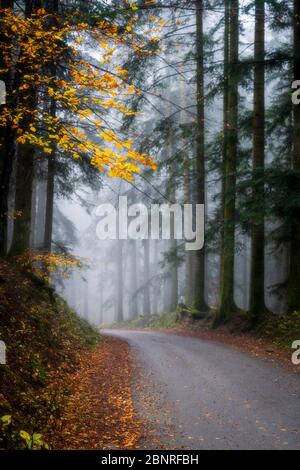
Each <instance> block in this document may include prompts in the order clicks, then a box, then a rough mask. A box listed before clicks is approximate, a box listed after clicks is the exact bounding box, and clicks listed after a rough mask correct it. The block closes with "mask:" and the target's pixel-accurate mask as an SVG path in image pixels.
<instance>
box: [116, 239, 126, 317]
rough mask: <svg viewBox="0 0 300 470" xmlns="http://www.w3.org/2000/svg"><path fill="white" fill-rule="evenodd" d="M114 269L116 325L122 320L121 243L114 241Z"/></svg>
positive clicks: (120, 241)
mask: <svg viewBox="0 0 300 470" xmlns="http://www.w3.org/2000/svg"><path fill="white" fill-rule="evenodd" d="M115 243H116V244H117V249H116V258H117V259H116V268H117V273H116V274H117V283H116V287H117V292H116V321H117V322H118V323H120V322H122V321H123V320H124V312H123V288H124V286H123V241H122V240H116V242H115Z"/></svg>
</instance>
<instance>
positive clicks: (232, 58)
mask: <svg viewBox="0 0 300 470" xmlns="http://www.w3.org/2000/svg"><path fill="white" fill-rule="evenodd" d="M225 6H227V5H225ZM226 13H227V14H228V15H229V49H228V51H229V67H228V80H227V79H226V81H225V87H226V83H227V84H228V97H227V98H226V100H227V112H226V111H225V114H224V115H225V117H226V122H225V126H226V128H227V132H226V135H225V152H224V162H223V171H224V182H223V234H222V249H221V281H220V283H221V299H220V307H219V309H218V312H217V314H216V317H215V322H214V323H215V326H216V325H217V324H219V323H221V322H223V321H227V320H229V319H230V318H231V316H232V315H233V313H234V312H236V311H237V310H238V309H237V307H236V304H235V301H234V252H235V192H236V165H237V153H238V73H237V69H238V61H239V1H238V0H230V3H229V10H228V12H226ZM227 40H228V39H227V38H225V53H226V47H227ZM225 62H226V56H225ZM224 71H225V73H226V69H225V70H224ZM225 78H226V77H225ZM224 105H225V106H226V101H225V102H224ZM225 109H226V108H225Z"/></svg>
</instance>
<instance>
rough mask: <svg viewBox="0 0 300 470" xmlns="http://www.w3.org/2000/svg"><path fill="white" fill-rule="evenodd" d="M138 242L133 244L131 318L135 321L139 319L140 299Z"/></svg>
mask: <svg viewBox="0 0 300 470" xmlns="http://www.w3.org/2000/svg"><path fill="white" fill-rule="evenodd" d="M136 244H137V241H136V240H133V241H132V242H131V312H130V318H131V319H135V318H137V317H138V299H137V277H138V266H137V249H136Z"/></svg>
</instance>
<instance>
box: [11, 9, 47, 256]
mask: <svg viewBox="0 0 300 470" xmlns="http://www.w3.org/2000/svg"><path fill="white" fill-rule="evenodd" d="M39 6H40V1H39V0H36V1H30V0H26V1H25V16H26V17H30V16H31V14H32V13H33V11H34V10H36V9H37V8H38V7H39ZM20 54H22V51H21V52H20ZM29 72H30V71H29ZM24 73H26V66H24V68H23V70H22V72H21V74H20V80H21V82H22V76H23V74H24ZM18 104H19V105H20V106H21V108H22V106H26V108H27V109H29V110H31V111H32V116H33V111H34V110H35V108H36V106H37V91H36V89H35V87H34V86H33V87H32V88H29V89H28V90H27V91H26V93H22V94H21V96H20V97H19V100H18ZM31 123H32V119H30V117H28V118H26V119H25V120H24V121H23V122H22V127H23V129H26V128H27V127H28V125H29V124H31ZM17 154H18V155H17V165H16V193H15V213H16V219H15V224H14V232H13V240H12V245H11V247H10V251H9V254H10V255H11V256H18V255H21V254H23V253H24V251H26V250H27V249H28V248H29V247H30V232H31V207H32V187H33V179H34V154H35V147H34V146H33V145H31V144H28V143H26V144H22V145H18V152H17Z"/></svg>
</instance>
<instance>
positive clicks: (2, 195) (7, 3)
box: [0, 0, 15, 256]
mask: <svg viewBox="0 0 300 470" xmlns="http://www.w3.org/2000/svg"><path fill="white" fill-rule="evenodd" d="M13 6H14V2H13V1H12V0H1V1H0V8H13ZM0 42H1V44H3V45H6V44H7V43H9V42H10V39H9V38H8V37H7V36H5V35H4V34H2V31H0ZM1 50H4V47H3V48H2V49H1ZM0 69H4V70H5V71H4V72H2V73H0V80H2V81H3V82H4V83H5V87H6V105H7V106H11V105H12V103H11V100H12V89H13V78H14V77H13V70H12V69H9V70H6V63H5V59H4V56H3V55H2V54H1V51H0ZM1 107H2V105H0V110H1ZM14 156H15V144H14V131H13V129H12V127H11V125H10V124H8V125H7V126H6V127H3V128H1V129H0V256H5V255H6V253H7V225H8V212H9V203H8V198H9V188H10V179H11V175H12V171H13V163H14Z"/></svg>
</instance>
